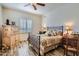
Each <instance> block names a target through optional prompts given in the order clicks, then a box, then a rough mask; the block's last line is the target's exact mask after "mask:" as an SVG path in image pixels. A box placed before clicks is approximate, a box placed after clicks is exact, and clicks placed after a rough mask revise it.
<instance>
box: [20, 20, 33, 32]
mask: <svg viewBox="0 0 79 59" xmlns="http://www.w3.org/2000/svg"><path fill="white" fill-rule="evenodd" d="M19 28H20V31H21V32H31V30H32V20H27V19H20V26H19Z"/></svg>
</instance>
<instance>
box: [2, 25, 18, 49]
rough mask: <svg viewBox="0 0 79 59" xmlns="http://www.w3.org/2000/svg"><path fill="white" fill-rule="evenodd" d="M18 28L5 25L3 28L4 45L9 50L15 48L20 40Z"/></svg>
mask: <svg viewBox="0 0 79 59" xmlns="http://www.w3.org/2000/svg"><path fill="white" fill-rule="evenodd" d="M18 34H19V30H18V27H16V26H13V25H3V28H2V45H3V46H4V47H8V48H14V47H15V46H16V45H17V41H18V40H19V35H18Z"/></svg>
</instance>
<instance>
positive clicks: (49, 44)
mask: <svg viewBox="0 0 79 59" xmlns="http://www.w3.org/2000/svg"><path fill="white" fill-rule="evenodd" d="M52 30H53V31H55V33H54V34H53V35H52V33H53V32H52ZM47 31H51V32H50V33H51V35H49V33H46V34H35V35H32V34H29V38H28V44H30V46H31V47H32V48H33V49H34V50H35V51H36V52H37V54H38V55H45V53H46V52H48V51H50V50H52V49H55V48H57V47H58V46H59V45H60V44H61V40H62V37H63V26H54V27H47Z"/></svg>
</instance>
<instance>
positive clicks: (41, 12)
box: [1, 3, 64, 15]
mask: <svg viewBox="0 0 79 59" xmlns="http://www.w3.org/2000/svg"><path fill="white" fill-rule="evenodd" d="M26 4H27V3H2V4H1V5H2V6H3V7H6V8H11V9H16V10H21V11H25V12H30V13H34V14H39V15H45V14H48V13H50V12H51V11H53V10H56V9H57V8H60V7H61V6H63V5H64V3H45V6H44V7H42V6H39V5H37V10H34V8H33V7H32V6H31V5H29V6H27V7H24V5H26Z"/></svg>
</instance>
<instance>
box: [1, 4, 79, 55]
mask: <svg viewBox="0 0 79 59" xmlns="http://www.w3.org/2000/svg"><path fill="white" fill-rule="evenodd" d="M25 5H27V6H25ZM34 6H36V10H35V9H34V7H33V6H32V4H31V3H30V4H29V3H19V4H18V3H1V4H0V22H1V23H0V27H1V29H3V31H2V30H1V32H2V33H3V34H4V33H5V34H6V33H9V34H8V35H9V37H10V38H11V39H12V41H11V39H10V38H7V36H6V38H7V41H6V38H4V37H5V34H4V35H3V36H2V38H1V42H0V43H1V53H0V55H5V56H6V55H8V56H9V55H12V56H16V55H17V56H21V55H23V56H30V55H34V56H35V55H44V53H46V54H45V55H46V56H47V55H48V56H55V55H57V56H64V49H65V48H64V49H63V47H62V46H64V43H63V42H60V41H62V40H61V39H62V38H63V37H64V36H66V35H65V34H68V36H69V37H72V35H74V36H76V37H77V36H78V35H79V26H78V25H79V23H78V22H79V20H78V19H79V17H78V15H79V12H78V10H79V4H78V3H76V4H75V3H45V6H40V5H37V4H34ZM7 20H8V25H6V24H7ZM15 25H16V26H15ZM8 26H9V27H10V28H13V31H15V33H14V32H13V31H11V33H10V32H8V31H6V28H7V29H9V28H8ZM17 28H18V29H17ZM15 29H16V30H15ZM50 31H51V32H50ZM16 32H17V33H16ZM45 32H46V33H45ZM54 32H55V33H54ZM12 33H13V34H12ZM28 33H30V34H28ZM44 33H45V34H44ZM15 34H16V35H15ZM17 34H18V35H17ZM42 34H43V35H42ZM71 34H72V35H71ZM11 35H13V36H11ZM31 35H35V36H33V37H32V36H31ZM59 35H60V36H59ZM30 36H31V37H32V38H31V37H30ZM42 36H43V37H42ZM52 36H53V37H52ZM34 37H35V38H34ZM14 38H15V39H16V40H15V41H14V40H13V39H14ZM28 38H31V39H32V40H27V39H28ZM33 38H34V39H33ZM39 38H40V39H42V38H43V39H45V38H46V40H47V41H46V40H44V41H42V42H41V41H40V40H39ZM52 38H54V41H52V40H53V39H52ZM55 38H56V39H55ZM9 39H10V42H8V41H9ZM35 39H38V40H35ZM49 39H50V40H49ZM65 39H67V38H65ZM68 39H71V38H68ZM33 40H34V42H33ZM6 42H7V43H6ZM46 42H47V43H46ZM29 43H30V44H31V45H33V49H32V48H31V47H29V45H28V44H29ZM72 43H73V42H72ZM5 44H6V45H7V46H9V47H7V46H6V45H5ZM45 44H46V45H45ZM3 45H4V46H3ZM43 45H45V46H43ZM59 45H60V46H61V47H62V48H61V47H58V46H59ZM2 46H3V48H2ZM26 46H27V47H26ZM39 46H40V47H39ZM49 46H51V47H49ZM54 46H55V47H54ZM18 47H19V48H18ZM9 48H10V50H9V51H7V49H9ZM16 50H18V51H16ZM41 50H42V52H41ZM51 50H52V51H51ZM39 51H40V52H39ZM36 52H37V53H36ZM51 52H52V53H51ZM66 52H67V51H66ZM77 52H79V51H77ZM68 53H69V55H74V54H75V55H76V52H75V53H73V51H72V53H71V52H68ZM77 55H79V53H77Z"/></svg>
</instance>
